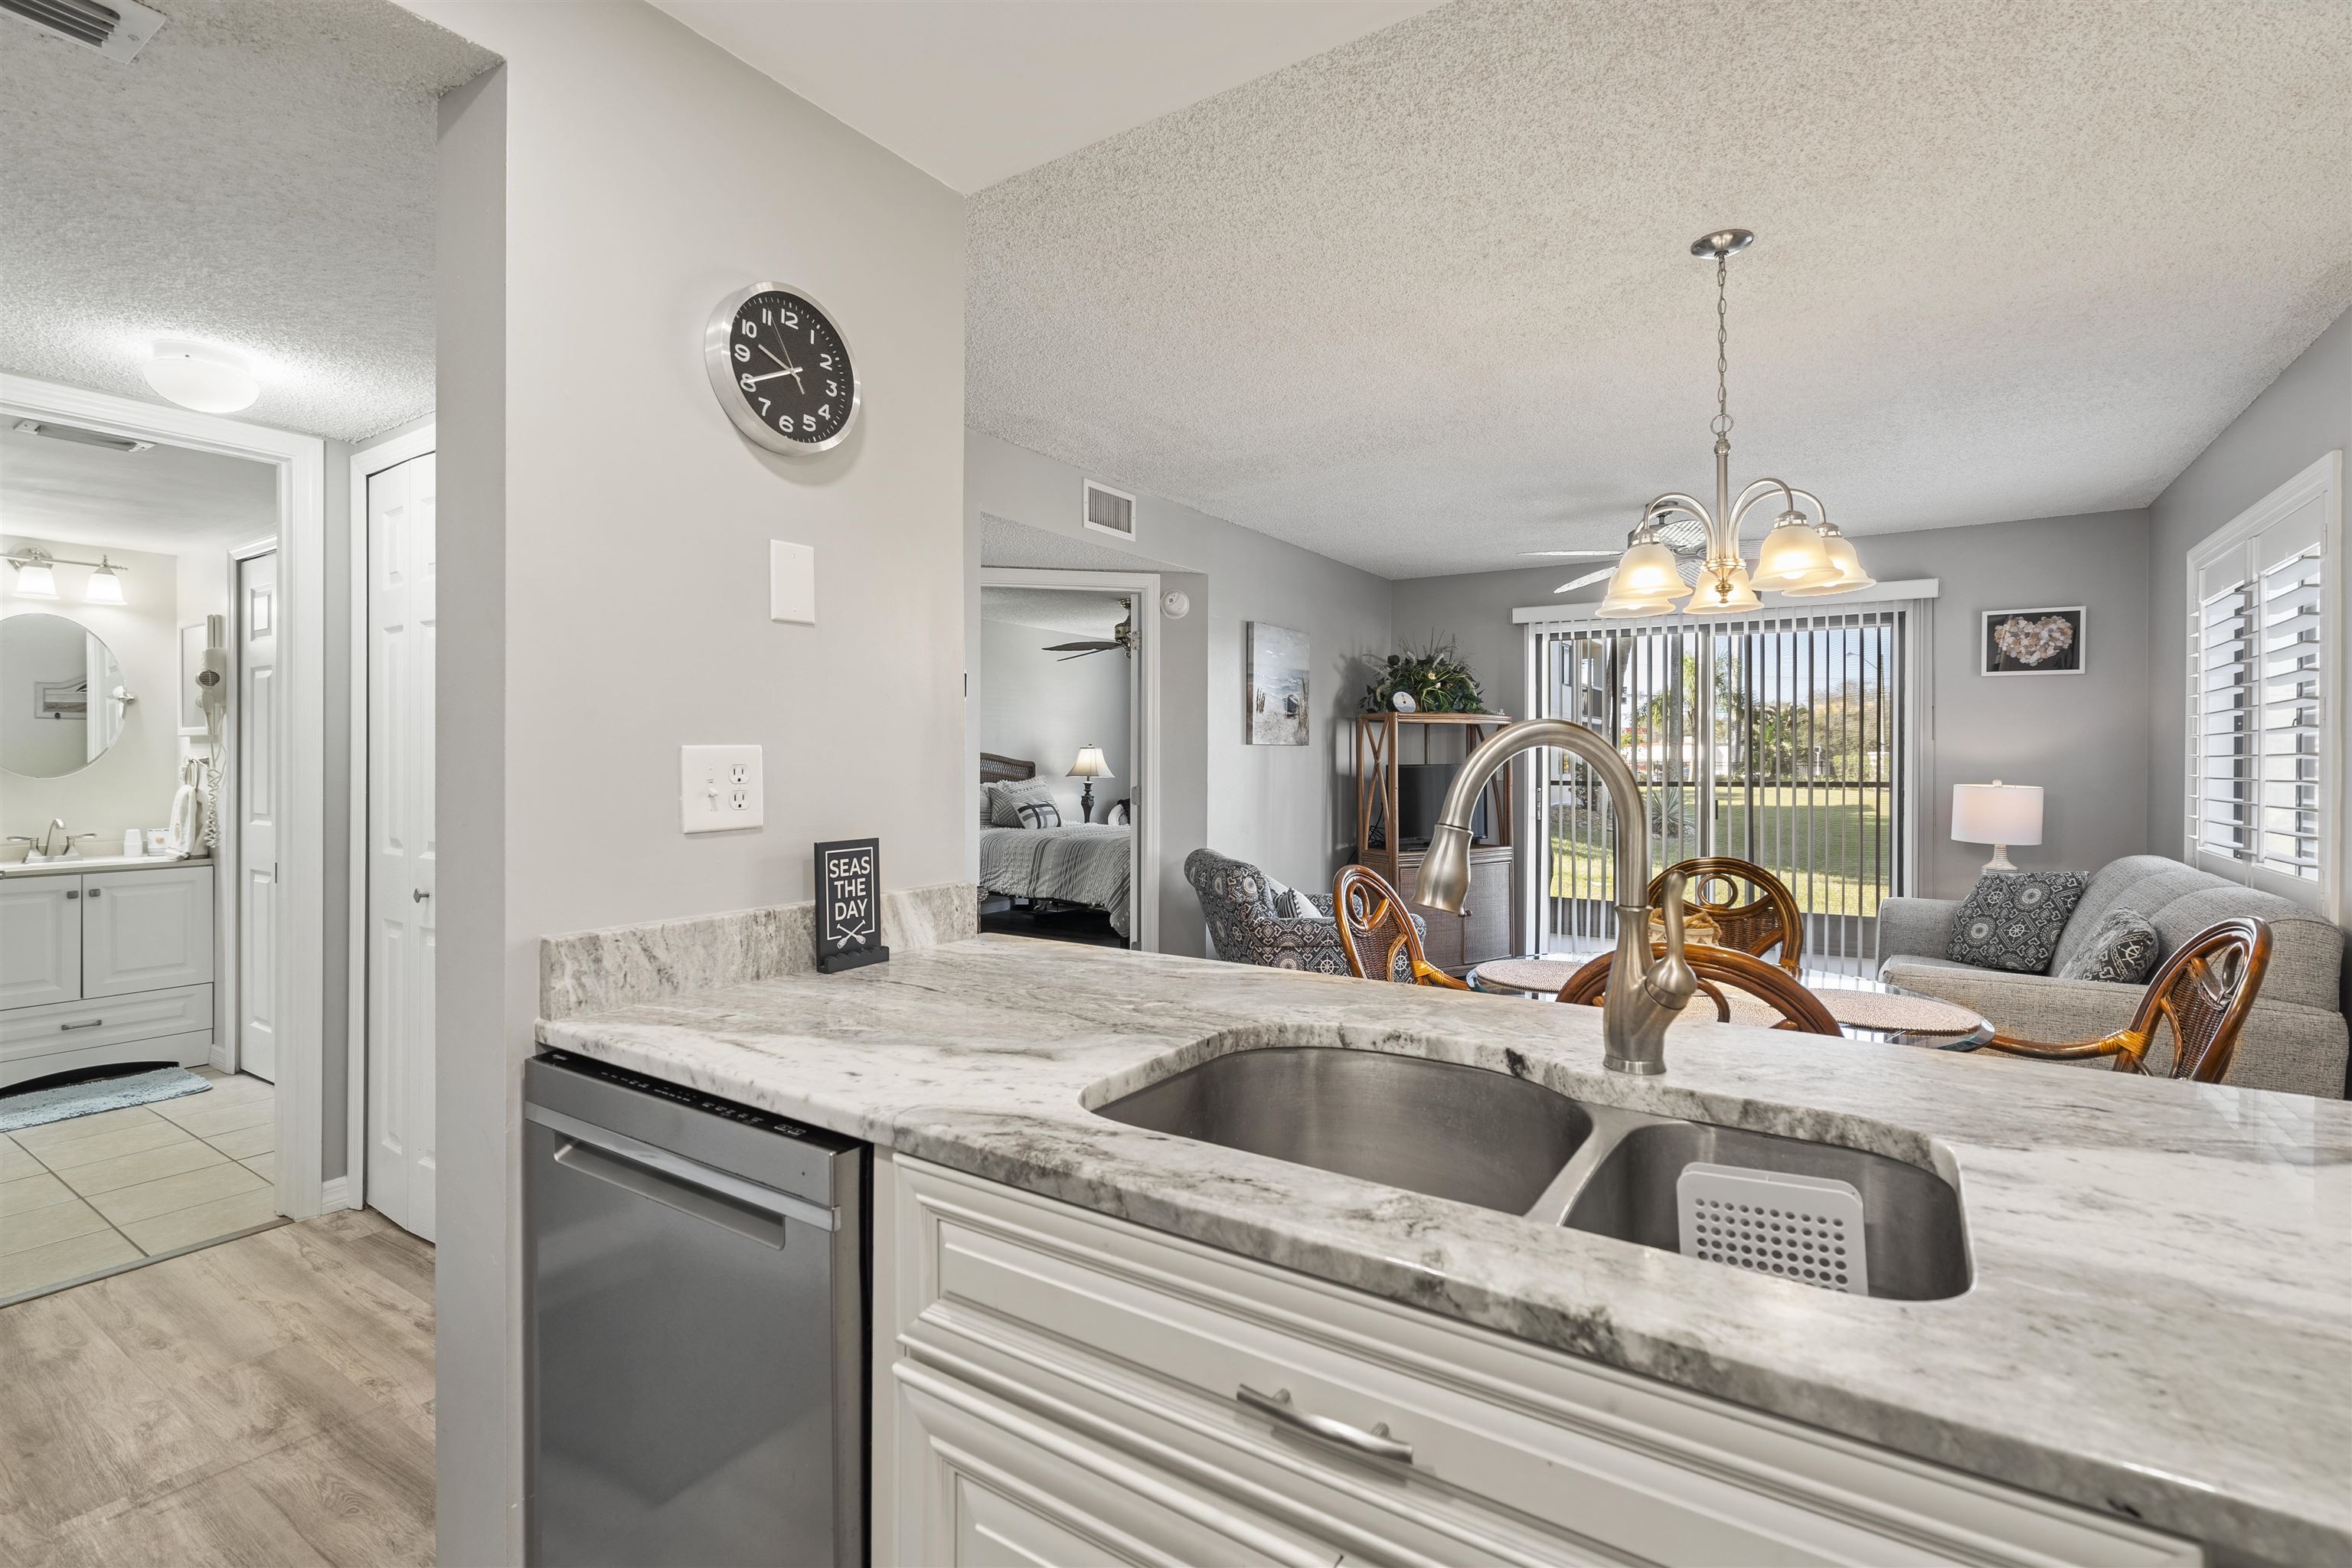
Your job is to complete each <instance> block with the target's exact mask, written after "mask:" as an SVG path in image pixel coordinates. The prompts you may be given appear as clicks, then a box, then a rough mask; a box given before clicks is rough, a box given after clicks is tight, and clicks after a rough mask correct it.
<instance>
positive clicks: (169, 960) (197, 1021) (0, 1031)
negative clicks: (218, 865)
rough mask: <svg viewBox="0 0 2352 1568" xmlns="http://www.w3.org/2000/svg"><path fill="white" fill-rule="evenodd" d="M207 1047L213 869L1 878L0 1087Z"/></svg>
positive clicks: (199, 1056) (187, 1057) (193, 1058)
mask: <svg viewBox="0 0 2352 1568" xmlns="http://www.w3.org/2000/svg"><path fill="white" fill-rule="evenodd" d="M212 1045H213V868H212V867H211V866H210V865H208V864H200V865H190V864H186V863H172V864H168V865H159V866H157V867H155V868H152V869H150V868H123V869H120V870H107V871H85V872H72V871H64V870H58V871H47V870H44V871H43V872H41V873H39V874H17V875H12V876H9V877H6V878H4V879H0V1087H5V1086H7V1085H10V1084H16V1083H22V1082H25V1081H26V1080H27V1079H36V1078H44V1077H47V1076H48V1075H49V1074H51V1073H58V1072H67V1071H76V1070H79V1069H82V1068H94V1067H108V1066H111V1065H114V1064H116V1063H122V1062H138V1061H158V1062H177V1063H179V1064H180V1065H181V1066H183V1067H194V1066H197V1065H199V1064H200V1063H202V1062H204V1061H205V1059H206V1058H208V1057H209V1056H210V1055H211V1053H212Z"/></svg>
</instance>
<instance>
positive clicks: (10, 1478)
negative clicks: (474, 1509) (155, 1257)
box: [0, 1210, 433, 1568]
mask: <svg viewBox="0 0 2352 1568" xmlns="http://www.w3.org/2000/svg"><path fill="white" fill-rule="evenodd" d="M0 1542H5V1543H6V1544H5V1550H0V1557H5V1559H6V1560H7V1561H8V1562H9V1563H15V1564H22V1565H23V1568H79V1565H82V1564H89V1565H98V1564H104V1565H107V1568H144V1565H148V1564H153V1565H155V1568H163V1565H166V1564H170V1565H173V1568H180V1565H186V1568H196V1565H198V1564H224V1565H228V1564H234V1565H236V1568H279V1565H281V1564H283V1565H292V1564H318V1563H332V1564H352V1565H361V1564H364V1565H366V1568H378V1565H392V1564H404V1563H431V1562H432V1560H433V1248H432V1247H430V1246H428V1245H427V1244H426V1243H425V1242H422V1241H419V1240H418V1239H417V1238H416V1237H413V1236H410V1235H408V1234H407V1233H406V1232H404V1231H403V1230H401V1229H399V1228H398V1227H396V1226H394V1225H392V1224H391V1223H390V1222H389V1221H387V1220H385V1219H384V1218H383V1216H382V1215H377V1214H373V1213H370V1212H365V1211H348V1210H347V1211H344V1212H342V1213H339V1214H332V1215H323V1216H321V1217H320V1218H318V1219H313V1220H304V1221H302V1222H300V1223H299V1224H297V1225H289V1226H278V1228H277V1229H274V1230H268V1231H263V1232H261V1233H260V1234H258V1235H255V1236H248V1237H242V1238H240V1239H238V1240H236V1241H230V1242H225V1243H223V1244H221V1245H219V1246H216V1247H206V1248H205V1249H204V1250H203V1251H200V1252H192V1253H189V1254H187V1255H185V1256H184V1257H180V1258H166V1259H164V1260H163V1261H162V1262H159V1263H154V1264H151V1265H149V1266H148V1267H146V1268H137V1269H133V1270H131V1271H130V1272H128V1273H124V1274H117V1275H113V1276H110V1277H109V1278H107V1279H97V1280H93V1281H91V1282H90V1283H89V1284H86V1285H78V1286H75V1287H73V1288H72V1289H66V1290H61V1291H58V1293H56V1294H54V1295H50V1296H43V1297H39V1298H37V1299H36V1300H29V1301H24V1302H20V1303H19V1304H17V1305H16V1306H13V1307H9V1308H5V1309H0Z"/></svg>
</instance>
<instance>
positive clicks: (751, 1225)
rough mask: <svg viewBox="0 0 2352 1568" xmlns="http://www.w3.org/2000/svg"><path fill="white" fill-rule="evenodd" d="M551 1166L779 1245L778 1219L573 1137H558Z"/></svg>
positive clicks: (781, 1226) (748, 1237)
mask: <svg viewBox="0 0 2352 1568" xmlns="http://www.w3.org/2000/svg"><path fill="white" fill-rule="evenodd" d="M555 1163H557V1164H559V1165H562V1166H563V1167H565V1168H566V1169H568V1170H573V1171H577V1172H579V1173H581V1174H582V1175H583V1176H593V1177H595V1178H596V1180H598V1181H600V1182H609V1183H611V1184H613V1185H614V1186H616V1187H619V1188H620V1189H621V1190H622V1191H624V1192H629V1193H635V1194H636V1195H637V1196H639V1197H641V1198H645V1199H647V1200H649V1201H651V1202H653V1203H657V1204H660V1205H663V1206H664V1207H666V1208H674V1209H676V1210H677V1212H678V1213H680V1214H683V1215H693V1216H694V1217H695V1218H696V1219H699V1220H708V1221H709V1223H710V1224H712V1225H715V1226H719V1228H720V1229H722V1230H731V1231H733V1232H734V1233H735V1234H736V1235H737V1236H740V1237H742V1238H743V1239H744V1240H746V1241H756V1242H758V1243H759V1244H760V1245H761V1246H762V1247H772V1248H774V1249H775V1250H777V1251H779V1252H781V1251H782V1250H783V1246H784V1221H783V1216H782V1215H774V1214H761V1213H756V1212H754V1211H753V1210H751V1209H750V1208H748V1207H747V1206H745V1205H743V1204H741V1203H740V1202H738V1201H737V1200H735V1199H733V1198H730V1197H728V1196H726V1195H725V1194H720V1193H715V1192H713V1191H711V1190H710V1189H709V1188H708V1187H703V1186H697V1185H695V1184H692V1183H689V1182H682V1181H679V1180H678V1179H677V1177H675V1176H670V1175H667V1174H665V1173H662V1172H660V1171H656V1170H653V1169H651V1168H649V1167H647V1166H645V1165H640V1164H638V1163H636V1162H635V1160H628V1159H624V1158H622V1157H621V1156H619V1155H617V1154H608V1153H606V1152H604V1151H603V1150H601V1149H597V1148H593V1147H592V1146H591V1145H589V1144H587V1143H585V1142H582V1141H581V1140H579V1139H577V1138H562V1139H561V1140H559V1142H557V1143H556V1146H555Z"/></svg>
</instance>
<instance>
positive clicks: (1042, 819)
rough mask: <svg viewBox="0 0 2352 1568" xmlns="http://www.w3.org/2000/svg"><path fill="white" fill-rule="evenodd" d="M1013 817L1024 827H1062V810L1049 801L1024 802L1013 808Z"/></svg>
mask: <svg viewBox="0 0 2352 1568" xmlns="http://www.w3.org/2000/svg"><path fill="white" fill-rule="evenodd" d="M1013 816H1017V817H1019V818H1020V819H1021V826H1024V827H1059V826H1062V808H1061V807H1060V806H1058V805H1055V804H1054V803H1053V802H1052V801H1050V800H1030V801H1024V802H1022V803H1021V804H1020V805H1016V806H1014V807H1013Z"/></svg>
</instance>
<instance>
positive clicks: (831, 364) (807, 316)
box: [702, 283, 865, 457]
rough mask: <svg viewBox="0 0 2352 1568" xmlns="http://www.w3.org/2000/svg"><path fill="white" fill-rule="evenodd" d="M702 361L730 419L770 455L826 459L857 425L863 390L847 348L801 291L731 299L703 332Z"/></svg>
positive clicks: (774, 286)
mask: <svg viewBox="0 0 2352 1568" xmlns="http://www.w3.org/2000/svg"><path fill="white" fill-rule="evenodd" d="M702 357H703V363H704V364H705V365H706V367H707V368H708V369H709V372H710V390H711V391H712V392H714V393H716V394H718V395H719V406H720V407H722V408H724V409H726V410H727V417H728V418H730V419H732V420H733V421H734V422H735V428H737V429H738V430H740V431H742V432H743V434H744V435H746V436H749V437H751V439H752V440H754V441H757V442H758V443H759V444H760V445H761V446H762V447H766V448H768V450H770V451H771V452H783V453H787V454H789V455H792V456H794V457H799V456H803V455H805V454H811V453H816V452H829V451H831V450H833V448H835V447H838V446H840V445H841V443H842V442H843V441H844V440H845V439H846V438H847V437H848V435H849V427H850V426H851V425H852V424H854V423H856V418H857V405H858V401H859V399H860V397H861V396H862V395H863V394H864V392H865V387H864V386H863V385H862V384H860V383H859V381H858V379H857V373H856V366H854V365H853V364H852V363H850V358H849V344H848V343H847V342H845V340H844V339H843V337H842V335H841V329H840V328H839V327H837V326H835V324H834V321H833V318H832V317H830V316H828V315H826V314H825V312H824V308H823V307H822V306H820V305H818V304H817V302H816V301H815V300H812V299H810V298H809V297H808V295H807V293H806V292H804V291H803V290H802V289H794V288H791V287H789V286H787V285H785V284H782V283H754V284H752V285H751V287H750V288H748V289H738V290H737V291H735V292H734V293H732V294H730V295H728V296H727V298H725V299H724V300H720V301H719V309H717V310H713V311H712V312H710V324H709V326H708V327H706V328H705V329H704V330H703V334H702Z"/></svg>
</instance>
